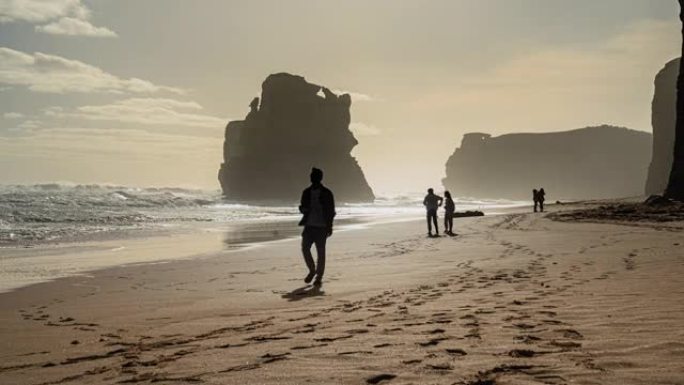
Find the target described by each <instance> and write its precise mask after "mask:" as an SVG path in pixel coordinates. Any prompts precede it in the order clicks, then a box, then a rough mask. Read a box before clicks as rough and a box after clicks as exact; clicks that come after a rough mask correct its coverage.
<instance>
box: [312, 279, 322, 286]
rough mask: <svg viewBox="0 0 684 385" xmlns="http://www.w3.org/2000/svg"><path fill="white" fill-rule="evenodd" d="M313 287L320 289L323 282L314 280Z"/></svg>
mask: <svg viewBox="0 0 684 385" xmlns="http://www.w3.org/2000/svg"><path fill="white" fill-rule="evenodd" d="M313 285H314V286H315V287H321V286H323V281H322V280H321V279H316V280H315V281H314V283H313Z"/></svg>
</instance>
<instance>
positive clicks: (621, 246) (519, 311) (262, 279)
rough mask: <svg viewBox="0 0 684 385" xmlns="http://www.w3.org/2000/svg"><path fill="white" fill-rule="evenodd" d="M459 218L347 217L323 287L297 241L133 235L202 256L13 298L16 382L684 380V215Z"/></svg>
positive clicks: (12, 379) (4, 353) (33, 289)
mask: <svg viewBox="0 0 684 385" xmlns="http://www.w3.org/2000/svg"><path fill="white" fill-rule="evenodd" d="M563 209H564V210H565V209H567V207H566V208H563ZM551 210H552V211H553V210H559V208H551ZM455 227H456V231H457V233H458V234H459V235H458V236H457V237H442V238H436V239H431V238H427V237H426V236H425V230H424V223H423V221H422V220H415V221H398V222H384V223H377V224H366V225H358V226H351V227H349V228H347V229H345V230H341V231H339V232H337V233H335V234H334V236H333V237H332V238H331V239H330V241H329V253H328V263H327V273H326V279H325V283H324V286H323V287H322V289H321V290H316V289H313V288H312V287H310V286H308V287H307V286H306V285H304V283H303V281H302V279H303V277H304V275H305V267H304V263H303V261H302V259H301V255H300V251H299V240H298V239H297V238H286V239H281V240H277V241H273V242H267V243H261V244H258V245H255V246H251V247H247V248H241V249H218V250H209V251H207V249H208V247H207V245H206V242H207V238H206V237H205V236H197V237H192V236H183V237H178V236H176V237H173V238H170V237H159V238H151V239H147V240H140V239H136V240H132V241H131V243H130V244H128V245H127V247H128V250H129V251H128V252H130V253H159V252H163V251H164V250H173V251H169V252H174V251H175V252H181V250H182V251H187V250H198V251H199V252H198V253H197V254H199V255H196V256H195V257H194V258H185V259H179V260H174V261H169V262H164V263H152V264H134V265H126V266H121V267H115V268H109V269H104V270H97V271H94V272H90V273H88V274H87V275H81V276H77V277H67V278H62V279H58V280H56V281H53V282H48V283H40V284H36V285H32V286H28V287H24V288H21V289H18V290H15V291H12V292H9V293H3V294H0V341H1V342H0V344H1V345H2V346H1V348H0V357H1V362H2V363H1V364H0V384H36V385H37V384H119V383H129V384H147V383H160V384H166V383H168V384H172V383H173V384H185V383H188V384H190V383H193V384H194V383H201V384H305V383H310V384H366V383H368V384H377V383H383V384H473V385H474V384H478V385H493V384H567V383H575V384H682V383H684V329H682V325H684V301H682V296H683V295H684V281H683V280H682V277H684V251H683V249H682V243H684V238H683V237H682V235H681V234H682V233H681V227H676V226H675V227H663V226H648V225H645V224H643V223H641V224H640V225H639V226H628V225H624V224H615V223H586V222H582V223H578V222H573V221H567V222H565V221H564V222H560V221H553V220H551V219H549V218H547V217H546V214H535V213H519V214H504V215H492V216H486V217H481V218H464V219H459V220H457V221H456V223H455ZM204 251H206V252H204Z"/></svg>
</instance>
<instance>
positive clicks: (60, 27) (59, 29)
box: [36, 17, 117, 37]
mask: <svg viewBox="0 0 684 385" xmlns="http://www.w3.org/2000/svg"><path fill="white" fill-rule="evenodd" d="M36 31H38V32H44V33H49V34H52V35H68V36H91V37H116V36H117V35H116V33H115V32H114V31H112V30H111V29H108V28H105V27H96V26H94V25H92V24H90V22H88V21H86V20H81V19H75V18H73V17H63V18H61V19H59V21H56V22H52V23H50V24H47V25H39V26H36Z"/></svg>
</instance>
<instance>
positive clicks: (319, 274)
mask: <svg viewBox="0 0 684 385" xmlns="http://www.w3.org/2000/svg"><path fill="white" fill-rule="evenodd" d="M310 179H311V186H309V187H307V188H306V189H305V190H304V191H303V192H302V199H301V202H300V205H299V212H301V213H302V214H303V216H302V220H301V221H299V225H300V226H304V231H303V232H302V254H303V255H304V262H305V263H306V267H308V268H309V274H308V275H307V276H306V278H304V282H306V283H310V282H311V281H312V280H313V279H314V277H316V281H314V285H315V286H321V285H322V283H323V273H324V272H325V243H326V241H327V239H328V237H329V236H331V235H332V233H333V219H334V218H335V197H334V196H333V193H332V191H330V190H329V189H327V188H326V187H325V186H323V184H322V183H321V182H322V181H323V171H321V170H319V169H317V168H315V167H314V168H312V169H311V175H310ZM312 245H316V254H317V256H318V260H317V262H316V263H314V260H313V256H312V255H311V246H312Z"/></svg>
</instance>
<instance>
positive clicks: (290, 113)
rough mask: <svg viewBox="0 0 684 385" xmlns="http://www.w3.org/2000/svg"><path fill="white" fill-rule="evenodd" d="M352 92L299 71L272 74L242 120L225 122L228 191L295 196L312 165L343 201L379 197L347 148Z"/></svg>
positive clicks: (255, 196)
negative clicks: (324, 84)
mask: <svg viewBox="0 0 684 385" xmlns="http://www.w3.org/2000/svg"><path fill="white" fill-rule="evenodd" d="M350 106H351V98H350V97H349V95H347V94H344V95H340V96H338V95H335V94H334V93H332V92H331V91H330V90H328V89H327V88H324V87H321V86H318V85H315V84H310V83H307V82H306V80H305V79H304V78H303V77H301V76H294V75H290V74H286V73H280V74H275V75H270V76H269V77H268V78H266V80H265V81H264V83H263V84H262V92H261V103H259V100H258V98H255V99H254V100H253V101H252V103H251V104H250V107H251V111H250V112H249V114H247V117H246V118H245V120H241V121H233V122H230V123H228V126H227V127H226V139H225V142H224V147H223V150H224V151H223V156H224V163H223V164H222V165H221V169H220V171H219V181H220V183H221V187H222V189H223V192H224V195H225V196H226V197H227V198H229V199H233V200H239V201H252V202H254V201H278V202H293V201H297V200H298V199H299V196H300V194H301V191H302V190H303V189H304V188H305V187H306V186H307V185H308V184H309V172H310V170H311V167H318V168H320V169H322V170H323V171H324V173H325V176H324V179H323V184H325V185H327V186H328V187H329V188H331V189H332V190H333V192H334V193H335V198H336V200H338V201H341V202H369V201H373V199H374V198H375V197H374V195H373V191H372V190H371V188H370V186H369V185H368V183H367V182H366V178H365V177H364V175H363V171H362V170H361V168H360V167H359V165H358V163H357V162H356V159H354V158H353V157H352V156H351V155H350V153H351V151H352V149H353V148H354V146H356V144H357V141H356V139H355V138H354V135H353V134H352V132H351V131H349V122H350V113H349V109H350Z"/></svg>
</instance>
